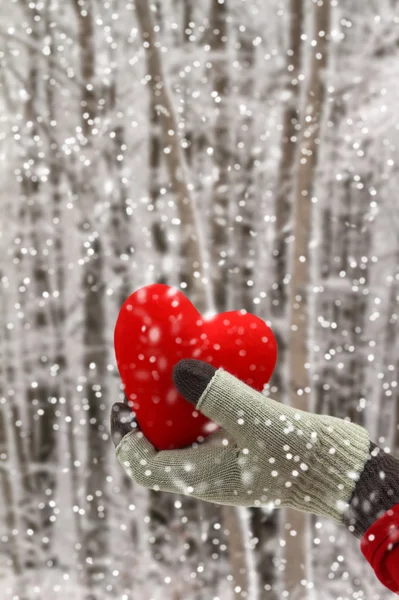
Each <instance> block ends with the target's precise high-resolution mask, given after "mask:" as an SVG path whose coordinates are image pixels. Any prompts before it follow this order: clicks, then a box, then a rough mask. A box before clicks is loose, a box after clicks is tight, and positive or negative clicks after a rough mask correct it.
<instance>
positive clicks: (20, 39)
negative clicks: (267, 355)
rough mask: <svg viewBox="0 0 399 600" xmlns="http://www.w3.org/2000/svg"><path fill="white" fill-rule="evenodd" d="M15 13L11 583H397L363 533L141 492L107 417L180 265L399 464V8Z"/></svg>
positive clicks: (6, 63) (4, 6)
mask: <svg viewBox="0 0 399 600" xmlns="http://www.w3.org/2000/svg"><path fill="white" fill-rule="evenodd" d="M0 16H1V21H0V61H1V69H0V86H1V87H0V121H1V128H0V178H1V191H0V283H1V285H0V290H1V292H0V355H1V358H0V410H1V412H0V455H1V466H0V494H1V500H0V539H1V544H0V588H1V598H2V599H4V600H36V599H40V600H50V599H53V598H57V599H60V600H66V599H70V598H75V599H76V600H111V599H115V600H116V599H118V600H133V599H136V598H142V599H143V600H169V599H170V600H238V599H239V598H243V599H244V598H246V599H247V600H280V599H281V600H282V599H284V598H287V599H288V600H308V599H309V600H310V599H312V600H319V599H321V600H349V599H351V600H352V599H353V600H355V599H362V600H386V599H388V598H392V597H393V594H391V593H390V592H389V591H388V590H386V589H385V588H384V587H383V586H382V585H381V584H380V583H379V581H378V580H377V579H376V577H375V575H374V573H373V571H372V569H371V567H370V565H368V564H367V562H366V560H365V559H364V557H363V556H362V555H361V553H360V549H359V541H358V540H357V539H355V538H354V537H353V536H351V534H350V533H349V532H348V531H347V530H346V529H345V528H344V527H343V526H342V527H339V526H337V525H336V524H334V523H332V522H330V521H327V520H326V519H323V518H319V517H316V516H314V515H307V514H305V513H302V512H299V511H293V510H289V509H284V510H283V509H281V510H277V509H276V508H275V507H273V506H263V507H262V508H239V509H237V508H232V507H227V506H219V505H216V504H211V503H206V502H201V501H199V500H195V499H193V498H189V497H186V496H177V495H173V494H168V493H163V492H156V491H153V490H150V491H149V490H147V489H146V488H143V487H141V486H138V485H136V484H135V483H133V482H132V481H131V480H130V479H129V478H128V477H127V476H126V475H125V473H124V471H123V469H122V468H121V466H120V464H119V463H118V462H117V460H116V458H115V452H114V448H113V445H112V442H111V440H110V435H109V415H110V408H111V406H112V404H113V403H114V402H117V401H122V400H123V397H124V394H123V390H122V387H121V382H120V378H119V374H118V370H117V367H116V362H115V355H114V348H113V329H114V326H115V321H116V318H117V315H118V311H119V308H120V306H121V304H122V303H123V301H124V300H125V299H126V298H127V296H129V295H130V294H131V293H132V292H133V291H134V290H136V289H138V288H139V287H141V286H144V285H148V284H150V283H155V282H162V283H166V284H168V285H172V286H175V287H178V288H180V289H181V290H182V291H183V292H184V293H185V294H186V295H187V296H188V297H189V298H190V299H191V301H192V302H193V303H194V304H195V306H196V307H197V308H198V310H200V311H201V312H202V313H203V314H214V313H216V312H222V311H226V310H233V309H234V310H235V309H237V310H238V309H244V310H246V311H248V312H251V313H254V314H256V315H257V316H259V317H260V318H262V319H263V320H265V321H266V323H267V324H268V325H269V326H270V327H271V328H272V330H273V332H274V334H275V336H276V339H277V341H278V348H279V357H278V362H277V367H276V369H275V371H274V373H273V376H272V379H271V381H270V383H269V385H268V386H267V388H266V389H265V393H266V394H267V395H269V396H270V397H272V398H274V399H276V400H278V401H281V402H284V403H287V404H291V405H292V406H296V407H298V408H301V409H303V410H309V411H313V412H316V413H319V414H323V413H324V414H330V415H333V416H337V417H340V418H345V419H347V420H351V421H354V422H356V423H359V424H360V425H362V426H364V427H366V428H367V430H368V431H369V433H370V437H371V439H373V440H374V441H375V442H376V443H377V444H379V445H380V446H381V447H384V448H389V449H390V451H391V452H392V453H393V454H394V455H396V456H399V428H398V425H399V410H398V409H399V394H398V386H397V379H398V371H399V347H398V343H399V329H398V300H399V235H398V234H399V200H398V197H397V190H398V188H399V169H398V158H397V157H398V148H399V121H398V112H397V107H398V104H399V2H397V0H378V2H377V0H374V1H373V0H368V1H365V0H346V1H345V2H344V1H343V0H341V1H339V0H197V1H195V0H162V1H161V0H135V1H133V0H132V1H130V0H63V1H61V0H2V1H1V2H0ZM301 565H302V566H301ZM295 590H296V591H295Z"/></svg>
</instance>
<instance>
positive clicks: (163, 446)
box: [114, 284, 277, 450]
mask: <svg viewBox="0 0 399 600" xmlns="http://www.w3.org/2000/svg"><path fill="white" fill-rule="evenodd" d="M114 345H115V354H116V361H117V364H118V369H119V374H120V376H121V378H122V382H123V384H124V388H125V393H126V396H127V398H128V399H129V400H131V402H132V408H133V410H134V412H135V413H136V418H137V422H138V424H139V425H140V428H141V430H142V431H143V433H144V435H145V436H146V437H147V438H148V439H149V440H150V441H151V442H152V443H153V445H154V446H155V447H156V448H158V449H159V450H167V449H173V448H183V447H184V446H188V445H190V444H191V443H193V442H195V441H196V440H197V439H198V437H200V436H201V437H203V438H204V437H206V436H207V435H209V434H210V433H211V432H212V431H215V430H216V429H218V426H217V425H215V424H214V423H212V422H211V421H209V420H208V419H207V418H206V417H205V416H204V415H201V414H200V413H198V412H197V411H195V410H194V408H193V406H192V404H190V403H189V402H187V400H185V399H184V398H183V397H182V396H180V394H178V393H177V390H176V388H175V386H174V384H173V380H172V372H173V367H174V365H175V364H176V363H177V362H179V360H181V359H182V358H198V359H201V360H204V361H206V362H209V363H211V364H212V365H213V366H214V367H216V368H219V367H223V368H224V369H225V370H226V371H228V372H229V373H231V374H232V375H235V376H236V377H238V378H239V379H241V381H243V382H244V383H246V384H248V385H249V386H251V387H252V388H254V389H256V390H258V391H262V389H263V387H264V385H265V384H266V383H267V382H268V381H269V379H270V376H271V374H272V372H273V369H274V366H275V364H276V359H277V344H276V340H275V338H274V335H273V333H272V331H271V330H270V328H269V327H268V326H267V325H266V323H265V322H264V321H262V320H261V319H259V318H258V317H256V316H255V315H252V314H250V313H247V312H245V311H243V312H241V311H238V310H237V311H231V312H225V313H221V314H219V315H216V316H214V317H212V318H210V319H208V318H204V317H202V316H201V315H200V313H199V312H198V311H197V309H196V308H195V307H194V306H193V305H192V304H191V302H190V301H189V300H188V298H186V296H184V294H182V292H180V291H179V290H177V289H175V288H171V287H169V286H167V285H163V284H153V285H148V286H146V287H143V288H141V289H139V290H137V291H136V292H134V294H131V296H129V298H127V300H125V302H124V303H123V305H122V308H121V310H120V313H119V316H118V319H117V322H116V325H115V332H114Z"/></svg>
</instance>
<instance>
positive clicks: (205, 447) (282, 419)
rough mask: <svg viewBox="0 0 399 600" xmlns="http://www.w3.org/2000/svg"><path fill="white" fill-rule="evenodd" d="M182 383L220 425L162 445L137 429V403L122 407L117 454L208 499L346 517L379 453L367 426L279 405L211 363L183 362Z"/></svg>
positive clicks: (145, 476)
mask: <svg viewBox="0 0 399 600" xmlns="http://www.w3.org/2000/svg"><path fill="white" fill-rule="evenodd" d="M174 382H175V385H176V387H177V389H178V390H179V392H180V393H181V394H182V395H183V396H184V397H185V398H186V399H187V400H188V401H189V402H191V403H192V404H193V405H194V406H195V408H196V410H199V411H201V412H202V413H203V414H204V415H206V416H207V417H208V418H210V419H212V421H214V422H215V423H217V424H219V425H220V426H221V429H220V430H218V431H217V432H216V433H214V434H212V435H210V436H209V437H208V438H207V439H206V440H205V442H203V443H201V444H199V445H196V446H194V447H189V448H184V449H181V450H164V451H159V452H158V451H157V450H156V449H155V448H154V446H153V445H152V444H151V443H150V442H149V441H148V439H146V438H145V437H144V435H143V433H142V432H141V431H139V430H138V427H135V429H133V430H132V426H131V423H133V425H137V424H136V423H135V422H134V420H132V413H131V410H130V408H128V407H126V405H123V404H116V405H114V407H113V411H112V420H111V429H112V433H113V438H114V439H116V438H117V439H116V441H117V443H118V445H117V449H116V453H117V457H118V459H119V461H120V462H121V464H122V465H123V467H124V468H125V470H126V472H127V473H128V474H129V475H130V477H132V479H134V480H135V481H136V482H137V483H139V484H141V485H143V486H145V487H148V488H152V489H154V490H162V491H167V492H175V493H183V494H189V495H191V496H194V497H196V498H199V499H201V500H205V501H207V502H214V503H217V504H228V505H236V506H260V505H262V504H266V503H267V504H270V503H271V504H273V505H275V506H277V507H292V508H296V509H297V510H301V511H306V512H312V513H315V514H318V515H324V516H327V517H329V518H331V519H333V520H335V521H338V522H343V520H344V517H345V515H348V510H349V509H350V500H351V498H353V497H354V495H355V490H356V485H357V482H358V481H359V479H360V476H361V474H362V472H363V470H364V467H365V464H366V462H367V460H368V458H369V457H370V454H369V451H370V439H369V436H368V433H367V431H366V430H365V429H364V428H362V427H360V426H359V425H356V424H354V423H348V422H347V421H344V420H342V419H338V418H335V417H331V416H328V415H315V414H312V413H308V412H306V411H301V410H298V409H295V408H292V407H289V406H285V405H283V404H280V403H278V402H276V401H274V400H271V399H270V398H267V397H266V396H264V395H263V394H261V393H259V392H256V391H255V390H253V389H252V388H251V387H249V386H247V385H246V384H244V383H243V382H241V381H240V380H238V379H236V378H235V377H233V376H232V375H231V374H229V373H227V372H226V371H224V370H223V369H217V370H216V369H215V368H214V367H212V366H211V365H209V364H207V363H204V362H202V361H197V360H191V359H186V360H183V361H181V362H180V363H178V364H177V366H176V367H175V370H174ZM126 415H127V417H128V418H127V419H126V418H125V417H126ZM129 421H130V422H129ZM353 518H354V517H353V514H352V521H353ZM348 519H350V516H348ZM350 525H351V526H352V527H353V522H352V523H351V524H350Z"/></svg>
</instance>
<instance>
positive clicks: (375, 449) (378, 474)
mask: <svg viewBox="0 0 399 600" xmlns="http://www.w3.org/2000/svg"><path fill="white" fill-rule="evenodd" d="M398 471H399V461H398V459H396V458H395V457H394V456H392V455H391V454H388V453H387V452H385V451H384V450H383V449H382V448H380V447H379V446H377V445H376V444H374V442H370V447H369V454H368V458H367V461H366V464H365V466H364V469H363V472H362V474H361V477H360V479H359V481H358V482H357V484H356V486H355V489H354V490H353V493H352V495H351V498H350V501H349V506H348V508H347V509H346V511H345V514H344V518H343V523H344V525H345V526H346V527H347V529H348V530H349V531H350V532H351V533H352V534H353V535H354V536H355V537H357V538H359V539H360V538H362V537H363V535H364V534H365V533H366V531H367V530H368V529H369V528H370V527H371V525H372V524H373V523H375V521H377V520H378V519H379V518H380V517H382V515H384V514H385V513H386V512H387V511H388V510H389V509H390V508H392V507H393V506H395V505H396V504H399V480H398Z"/></svg>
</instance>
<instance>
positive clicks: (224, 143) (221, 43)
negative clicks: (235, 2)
mask: <svg viewBox="0 0 399 600" xmlns="http://www.w3.org/2000/svg"><path fill="white" fill-rule="evenodd" d="M227 20H228V3H227V1H225V2H219V0H211V14H210V19H209V21H210V51H211V63H212V73H213V80H212V90H213V91H212V97H213V99H214V102H215V105H216V123H215V129H214V143H213V147H214V161H215V166H216V172H217V176H216V180H215V182H214V184H213V190H212V279H213V289H214V296H215V303H216V307H217V310H218V311H222V310H225V309H226V299H227V284H228V269H229V260H230V257H229V256H228V249H229V248H228V247H229V244H228V242H229V237H228V230H229V227H230V215H229V192H230V187H229V168H230V161H231V145H232V140H231V134H230V127H231V123H230V122H229V114H230V111H229V88H230V82H229V73H228V54H227V43H228V35H229V32H228V21H227Z"/></svg>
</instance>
